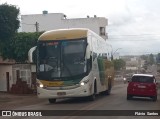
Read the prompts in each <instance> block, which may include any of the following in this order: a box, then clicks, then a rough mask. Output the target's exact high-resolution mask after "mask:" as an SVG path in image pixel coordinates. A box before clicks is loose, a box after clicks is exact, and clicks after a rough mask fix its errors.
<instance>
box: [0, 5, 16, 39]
mask: <svg viewBox="0 0 160 119" xmlns="http://www.w3.org/2000/svg"><path fill="white" fill-rule="evenodd" d="M18 15H19V9H17V8H16V7H15V6H13V5H7V4H2V5H0V26H1V27H0V41H3V42H4V41H6V40H10V38H12V37H13V36H14V34H15V33H16V32H17V29H18V28H19V19H18Z"/></svg>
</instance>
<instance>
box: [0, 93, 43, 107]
mask: <svg viewBox="0 0 160 119" xmlns="http://www.w3.org/2000/svg"><path fill="white" fill-rule="evenodd" d="M44 101H45V99H39V98H38V97H37V95H36V94H9V93H3V92H0V109H1V110H3V109H4V110H7V109H8V110H10V109H16V108H18V107H21V106H28V105H33V104H38V103H41V102H44Z"/></svg>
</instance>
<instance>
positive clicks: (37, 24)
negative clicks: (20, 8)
mask: <svg viewBox="0 0 160 119" xmlns="http://www.w3.org/2000/svg"><path fill="white" fill-rule="evenodd" d="M35 26H36V32H39V23H38V22H36V24H35Z"/></svg>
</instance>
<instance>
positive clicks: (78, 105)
mask: <svg viewBox="0 0 160 119" xmlns="http://www.w3.org/2000/svg"><path fill="white" fill-rule="evenodd" d="M126 88H127V84H123V83H120V84H118V85H115V86H114V87H113V89H112V92H111V95H109V96H105V95H97V97H96V100H95V101H93V102H90V101H88V100H87V99H86V98H76V99H75V98H70V99H59V100H57V102H56V103H55V104H49V103H48V100H43V101H41V102H39V103H37V104H32V105H29V106H21V107H18V108H16V109H17V110H30V111H33V110H50V111H51V112H54V110H55V111H56V110H90V111H91V110H108V111H110V110H115V112H116V111H117V110H126V113H127V110H160V93H159V94H158V101H156V102H153V101H152V100H151V99H149V98H134V99H132V100H129V101H128V100H126ZM159 92H160V91H159ZM119 112H120V111H119ZM74 113H75V112H72V111H70V112H67V115H68V114H71V115H72V116H66V115H63V114H62V115H63V116H45V117H44V116H42V117H19V118H20V119H22V118H26V119H30V118H36V119H43V118H47V119H99V118H100V119H128V118H129V119H135V118H136V119H159V118H160V116H120V115H121V114H120V113H121V112H120V113H119V115H113V116H106V115H105V116H104V113H105V112H103V113H102V112H101V111H99V113H100V114H101V113H102V115H101V116H92V113H93V115H94V114H95V113H96V112H95V111H93V112H91V115H90V116H82V115H83V114H85V113H82V114H81V113H79V112H78V113H79V114H80V116H76V114H77V112H76V113H75V115H74ZM106 113H107V112H106ZM113 113H114V111H113ZM122 113H124V111H123V112H122ZM159 115H160V114H159ZM6 118H11V119H17V118H18V117H5V119H6Z"/></svg>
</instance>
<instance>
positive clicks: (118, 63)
mask: <svg viewBox="0 0 160 119" xmlns="http://www.w3.org/2000/svg"><path fill="white" fill-rule="evenodd" d="M113 62H114V69H115V70H120V69H122V68H124V67H125V65H126V63H125V61H124V60H122V59H115V60H113Z"/></svg>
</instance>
